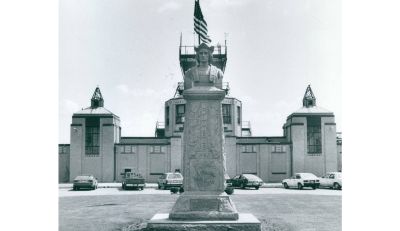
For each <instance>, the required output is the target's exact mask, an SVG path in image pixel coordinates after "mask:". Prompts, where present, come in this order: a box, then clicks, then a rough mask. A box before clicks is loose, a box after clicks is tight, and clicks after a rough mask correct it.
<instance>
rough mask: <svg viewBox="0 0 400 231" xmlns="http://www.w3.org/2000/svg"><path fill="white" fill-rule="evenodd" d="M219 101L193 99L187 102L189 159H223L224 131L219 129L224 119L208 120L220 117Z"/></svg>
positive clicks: (186, 122)
mask: <svg viewBox="0 0 400 231" xmlns="http://www.w3.org/2000/svg"><path fill="white" fill-rule="evenodd" d="M220 106H221V105H220V103H219V102H212V103H210V102H205V101H200V100H199V101H192V102H188V103H187V113H188V116H187V117H186V118H187V120H186V121H185V132H186V135H185V136H186V137H187V143H186V144H185V145H186V148H185V150H186V153H187V155H188V156H189V159H205V158H211V159H221V152H222V145H221V144H222V142H223V139H222V132H221V129H218V126H221V122H222V121H218V120H210V121H209V120H208V118H219V117H220V116H219V115H220V114H221V112H219V111H220V110H221V109H220Z"/></svg>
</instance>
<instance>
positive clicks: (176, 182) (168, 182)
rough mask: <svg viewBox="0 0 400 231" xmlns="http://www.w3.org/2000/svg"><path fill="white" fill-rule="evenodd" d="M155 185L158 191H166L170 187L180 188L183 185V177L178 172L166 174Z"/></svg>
mask: <svg viewBox="0 0 400 231" xmlns="http://www.w3.org/2000/svg"><path fill="white" fill-rule="evenodd" d="M157 183H158V189H167V188H171V187H178V188H181V187H182V184H183V176H182V174H180V173H179V172H174V173H172V172H167V173H164V174H163V175H162V176H161V177H160V178H159V179H158V182H157Z"/></svg>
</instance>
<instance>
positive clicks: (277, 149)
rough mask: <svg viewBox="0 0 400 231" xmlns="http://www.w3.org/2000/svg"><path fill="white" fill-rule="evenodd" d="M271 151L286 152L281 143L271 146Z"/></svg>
mask: <svg viewBox="0 0 400 231" xmlns="http://www.w3.org/2000/svg"><path fill="white" fill-rule="evenodd" d="M272 152H286V147H285V146H283V145H274V146H272Z"/></svg>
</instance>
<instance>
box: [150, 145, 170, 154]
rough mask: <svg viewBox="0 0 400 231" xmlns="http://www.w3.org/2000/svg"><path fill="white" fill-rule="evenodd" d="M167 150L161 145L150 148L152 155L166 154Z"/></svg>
mask: <svg viewBox="0 0 400 231" xmlns="http://www.w3.org/2000/svg"><path fill="white" fill-rule="evenodd" d="M166 150H167V148H166V147H165V146H160V145H154V146H150V152H151V153H165V152H166Z"/></svg>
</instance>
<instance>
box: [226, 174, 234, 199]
mask: <svg viewBox="0 0 400 231" xmlns="http://www.w3.org/2000/svg"><path fill="white" fill-rule="evenodd" d="M224 177H225V192H226V194H228V195H231V194H233V192H234V187H233V186H232V181H231V178H230V177H229V175H228V174H226V173H225V176H224Z"/></svg>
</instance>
